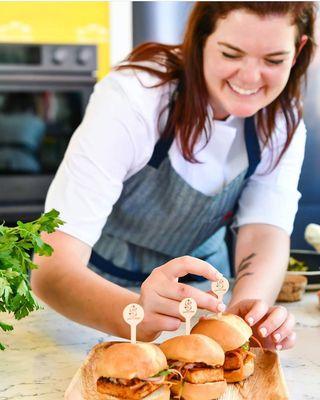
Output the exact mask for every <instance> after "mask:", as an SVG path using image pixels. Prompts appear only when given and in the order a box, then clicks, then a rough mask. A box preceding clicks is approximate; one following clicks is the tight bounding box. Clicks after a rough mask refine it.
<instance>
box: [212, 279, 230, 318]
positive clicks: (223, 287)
mask: <svg viewBox="0 0 320 400" xmlns="http://www.w3.org/2000/svg"><path fill="white" fill-rule="evenodd" d="M211 290H212V291H213V293H214V294H215V295H216V296H217V298H218V300H220V301H222V300H223V296H224V295H225V294H226V293H227V291H228V290H229V281H228V279H226V278H225V277H223V276H222V277H221V278H219V279H218V280H217V281H216V282H212V283H211ZM221 315H222V312H219V313H218V317H219V318H220V317H221Z"/></svg>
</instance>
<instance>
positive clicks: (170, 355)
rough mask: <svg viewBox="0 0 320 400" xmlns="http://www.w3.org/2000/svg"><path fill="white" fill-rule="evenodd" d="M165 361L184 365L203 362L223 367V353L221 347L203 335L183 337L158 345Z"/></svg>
mask: <svg viewBox="0 0 320 400" xmlns="http://www.w3.org/2000/svg"><path fill="white" fill-rule="evenodd" d="M160 349H161V350H162V351H163V352H164V354H165V355H166V357H167V359H168V360H169V359H171V360H179V361H183V362H186V363H189V362H191V363H195V362H203V363H205V364H207V365H211V366H216V365H223V363H224V352H223V349H222V348H221V346H220V345H219V344H218V343H217V342H215V341H214V340H213V339H211V338H209V337H207V336H205V335H199V334H194V335H183V336H176V337H174V338H171V339H168V340H166V341H165V342H163V343H162V344H160Z"/></svg>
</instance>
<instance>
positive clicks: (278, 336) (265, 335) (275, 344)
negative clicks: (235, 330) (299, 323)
mask: <svg viewBox="0 0 320 400" xmlns="http://www.w3.org/2000/svg"><path fill="white" fill-rule="evenodd" d="M227 312H230V313H233V314H236V315H239V316H240V317H241V318H243V319H244V320H245V321H246V322H247V323H248V324H249V325H250V326H251V328H252V331H253V336H255V337H256V338H257V339H258V340H259V341H260V342H261V344H262V346H263V347H264V348H266V349H270V350H275V349H277V350H284V349H289V348H291V347H293V346H294V344H295V341H296V333H295V332H294V331H293V328H294V324H295V318H294V316H293V314H291V313H290V312H289V311H288V310H287V309H286V308H285V307H283V306H273V307H269V306H268V304H267V303H266V302H264V301H261V300H242V301H240V302H238V303H236V304H234V305H232V306H231V307H229V308H228V310H227ZM252 344H253V343H252ZM253 345H254V344H253Z"/></svg>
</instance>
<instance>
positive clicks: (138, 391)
mask: <svg viewBox="0 0 320 400" xmlns="http://www.w3.org/2000/svg"><path fill="white" fill-rule="evenodd" d="M177 374H178V375H179V372H178V371H176V370H171V369H168V370H164V371H161V372H159V374H157V375H155V376H152V377H150V378H146V379H139V378H133V379H122V378H106V377H100V378H99V379H98V381H97V391H98V392H99V393H101V394H107V395H109V396H114V397H117V398H119V399H132V400H140V399H144V398H145V397H147V396H149V395H150V394H151V393H153V392H154V391H156V390H157V389H159V388H160V386H162V385H170V379H171V377H172V376H174V375H177Z"/></svg>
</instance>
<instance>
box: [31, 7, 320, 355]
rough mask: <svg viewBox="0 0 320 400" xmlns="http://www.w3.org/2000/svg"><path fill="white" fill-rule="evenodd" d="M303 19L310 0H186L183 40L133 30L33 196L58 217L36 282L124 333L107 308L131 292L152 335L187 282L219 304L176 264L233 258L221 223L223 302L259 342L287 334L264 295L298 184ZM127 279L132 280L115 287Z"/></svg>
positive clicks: (283, 315)
mask: <svg viewBox="0 0 320 400" xmlns="http://www.w3.org/2000/svg"><path fill="white" fill-rule="evenodd" d="M314 19H315V4H314V3H313V2H199V3H196V4H195V5H194V9H193V11H192V13H191V15H190V18H189V21H188V24H187V27H186V30H185V36H184V40H183V43H181V44H180V45H176V46H168V45H165V44H161V43H145V44H143V45H141V46H140V47H137V48H136V49H134V50H133V52H132V53H131V54H130V55H129V56H128V58H127V59H126V60H125V61H124V62H123V63H122V64H120V65H119V66H118V67H116V68H114V70H113V71H112V72H111V73H110V74H109V75H108V76H106V77H105V78H104V79H103V80H102V81H101V82H99V83H98V84H97V85H96V88H95V91H94V93H93V95H92V97H91V99H90V102H89V106H88V108H87V111H86V114H85V117H84V120H83V122H82V123H81V125H80V126H79V128H78V129H77V131H76V132H75V134H74V136H73V138H72V140H71V143H70V145H69V147H68V150H67V152H66V154H65V157H64V160H63V162H62V164H61V166H60V168H59V171H58V173H57V175H56V177H55V179H54V181H53V183H52V185H51V187H50V189H49V193H48V196H47V202H46V209H51V208H55V209H58V210H59V211H61V218H62V219H63V220H64V221H65V222H66V223H65V225H64V226H63V227H61V228H59V232H57V233H54V234H53V235H51V236H50V237H45V239H46V241H47V242H48V243H49V244H51V245H52V246H53V247H54V249H55V252H54V253H53V256H52V257H50V259H47V260H45V259H43V258H42V257H38V256H37V257H36V259H35V261H36V262H37V263H38V264H40V265H43V266H45V268H40V269H39V270H37V271H35V272H34V273H33V275H32V284H33V288H34V290H35V292H36V293H37V294H38V295H39V296H40V297H42V298H43V299H44V300H45V301H47V302H48V303H49V304H50V305H51V306H53V307H54V308H56V309H57V310H59V311H60V312H62V313H64V314H65V315H67V316H68V317H70V318H73V319H75V320H77V321H78V322H81V323H84V324H87V325H90V326H93V327H95V328H98V329H101V330H103V331H106V332H111V333H113V334H116V335H120V336H127V337H128V335H129V331H128V328H127V326H126V324H125V323H122V321H121V319H120V318H119V315H121V313H122V309H123V308H124V307H125V306H126V305H127V304H128V303H136V302H138V303H139V304H141V305H142V306H143V307H144V312H145V319H144V320H143V322H142V323H141V325H142V326H141V329H140V335H141V336H140V339H144V340H153V339H154V338H155V337H157V336H158V335H159V334H160V332H161V331H163V330H175V329H177V327H179V325H180V318H181V316H180V314H179V302H180V301H181V300H182V299H183V298H185V297H192V298H194V299H195V301H196V302H197V304H198V307H199V308H203V309H208V310H211V311H213V312H217V311H224V309H225V308H226V306H225V305H224V304H222V303H221V302H220V301H218V300H217V299H216V298H215V297H213V296H211V295H210V294H209V293H206V292H204V291H201V290H199V289H197V288H194V287H192V285H187V284H185V283H183V282H181V280H180V281H179V278H183V277H184V276H185V275H187V274H191V276H188V281H189V282H190V280H191V281H192V280H193V281H194V280H196V279H208V280H210V281H215V280H217V278H218V276H219V273H218V271H220V272H223V273H224V274H229V273H230V271H229V258H228V253H227V246H226V241H225V232H226V226H227V225H230V224H231V223H232V224H233V227H234V228H235V229H237V230H238V236H237V239H236V254H235V260H232V263H234V264H235V269H236V271H237V273H236V274H237V280H236V285H235V288H234V291H233V296H232V299H231V303H230V305H229V310H230V311H231V312H233V313H234V314H238V315H240V316H242V317H243V318H244V319H245V320H246V321H247V322H248V323H249V324H250V325H251V326H252V330H253V333H254V335H255V336H260V340H261V341H262V342H263V345H264V346H265V347H268V348H272V349H274V348H276V346H277V348H283V349H284V348H289V347H292V346H293V344H294V341H295V334H294V332H293V325H294V318H293V316H292V315H291V314H290V313H289V312H288V311H287V310H286V308H284V307H272V305H273V303H274V301H275V299H276V297H277V294H278V291H279V289H280V287H281V283H282V280H283V276H284V274H285V271H286V266H287V261H288V256H289V236H290V234H291V231H292V225H293V221H294V217H295V213H296V210H297V204H298V200H299V197H300V193H299V192H298V190H297V184H298V178H299V174H300V168H301V164H302V160H303V155H304V143H305V134H306V132H305V127H304V124H303V121H302V119H301V115H302V103H301V83H302V82H303V80H304V78H305V74H306V70H307V67H308V65H309V63H310V60H311V58H312V55H313V52H314V38H313V36H314ZM270 167H271V168H270ZM87 265H88V266H89V268H86V267H87ZM99 275H101V276H102V277H103V278H105V279H103V278H102V277H101V276H99ZM111 281H112V282H114V283H116V284H114V283H112V282H111ZM133 285H138V286H140V285H141V292H140V294H136V293H134V292H132V291H129V290H127V289H125V287H126V286H133ZM79 294H81V295H80V296H79ZM106 304H108V307H106Z"/></svg>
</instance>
